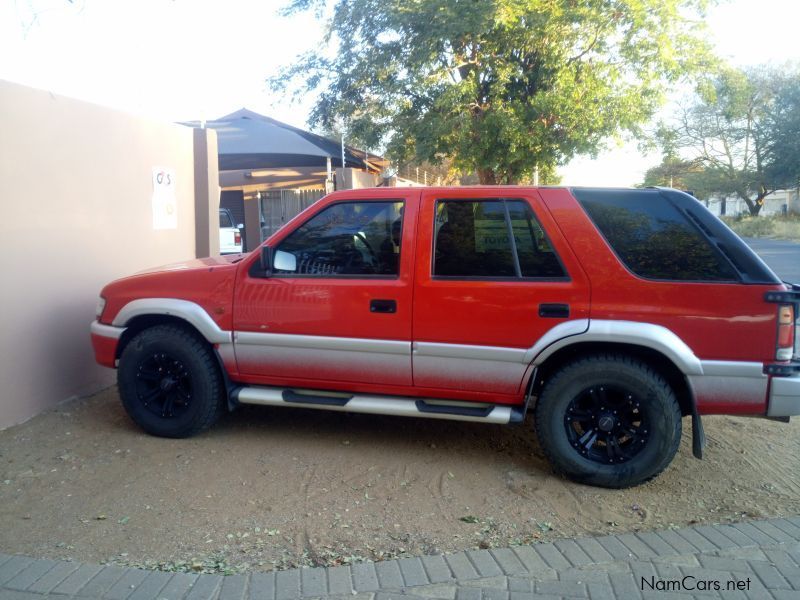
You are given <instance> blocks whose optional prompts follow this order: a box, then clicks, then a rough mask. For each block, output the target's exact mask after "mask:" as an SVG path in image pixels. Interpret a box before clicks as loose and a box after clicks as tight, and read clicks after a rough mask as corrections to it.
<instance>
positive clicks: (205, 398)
mask: <svg viewBox="0 0 800 600" xmlns="http://www.w3.org/2000/svg"><path fill="white" fill-rule="evenodd" d="M117 383H118V387H119V394H120V397H121V398H122V404H123V406H124V407H125V410H126V411H127V412H128V414H129V415H130V417H131V418H132V419H133V420H134V421H135V422H136V424H137V425H139V426H140V427H141V428H142V429H144V430H145V431H146V432H147V433H150V434H152V435H157V436H161V437H170V438H182V437H189V436H191V435H194V434H195V433H199V432H200V431H203V430H205V429H208V428H209V427H211V425H213V424H214V422H216V421H217V419H218V418H219V417H220V416H221V415H222V413H223V411H224V384H223V381H222V376H221V375H220V372H219V367H218V366H217V363H216V360H215V358H214V355H213V354H212V350H211V348H210V347H209V345H208V344H207V343H206V341H205V340H203V339H202V338H200V337H199V336H198V335H197V334H195V333H194V332H193V331H191V330H190V329H188V328H186V327H181V326H179V325H157V326H154V327H151V328H149V329H145V330H144V331H142V332H140V333H138V334H137V335H136V337H134V338H133V339H132V340H131V341H130V342H129V343H128V344H127V345H126V346H125V349H124V350H123V352H122V356H121V357H120V360H119V371H118V372H117Z"/></svg>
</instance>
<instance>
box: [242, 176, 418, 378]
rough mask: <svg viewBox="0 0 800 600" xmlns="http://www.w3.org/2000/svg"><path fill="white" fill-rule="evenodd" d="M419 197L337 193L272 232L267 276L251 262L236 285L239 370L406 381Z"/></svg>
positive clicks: (405, 193) (286, 375)
mask: <svg viewBox="0 0 800 600" xmlns="http://www.w3.org/2000/svg"><path fill="white" fill-rule="evenodd" d="M375 196H378V197H375ZM382 196H385V197H382ZM418 197H419V192H418V191H401V190H393V191H391V192H389V193H388V194H387V193H385V192H383V193H381V194H379V193H375V192H372V193H370V194H364V195H363V196H362V197H361V198H359V196H358V192H353V195H352V197H346V198H343V197H342V196H337V197H336V198H335V199H333V200H331V199H329V200H327V201H326V200H323V201H321V203H320V205H319V208H318V209H317V210H316V211H315V213H314V214H313V215H311V216H310V217H309V218H307V219H306V220H305V221H304V222H303V223H301V224H299V225H298V226H295V227H292V226H291V225H290V226H289V227H288V230H287V231H286V232H279V233H278V234H277V236H275V237H274V238H272V239H271V240H270V245H271V246H272V247H273V249H274V256H275V259H274V272H273V273H272V275H270V276H269V277H263V276H258V274H257V273H256V274H255V276H253V270H251V271H250V273H245V274H242V275H241V276H240V278H239V280H237V284H236V291H235V297H236V299H235V306H234V336H235V337H234V346H235V352H236V361H237V366H238V369H239V372H240V373H241V374H243V375H245V376H258V377H259V378H263V379H265V381H264V382H265V383H273V384H276V385H293V384H294V385H303V384H305V385H308V386H312V385H314V384H315V382H316V383H320V384H321V383H322V382H323V381H327V382H351V383H352V382H356V383H370V384H380V385H398V386H409V385H412V378H411V311H412V306H411V301H412V279H413V278H412V275H413V273H412V268H413V255H414V230H415V226H416V218H417V204H418ZM270 380H274V381H270Z"/></svg>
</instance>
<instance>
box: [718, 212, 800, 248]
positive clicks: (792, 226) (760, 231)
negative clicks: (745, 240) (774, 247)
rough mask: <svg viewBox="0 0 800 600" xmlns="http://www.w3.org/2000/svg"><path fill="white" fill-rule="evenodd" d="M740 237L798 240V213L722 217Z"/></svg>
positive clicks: (799, 228) (799, 222) (799, 223)
mask: <svg viewBox="0 0 800 600" xmlns="http://www.w3.org/2000/svg"><path fill="white" fill-rule="evenodd" d="M722 220H723V221H725V223H726V224H727V225H728V227H730V228H731V229H733V230H734V231H735V232H736V233H737V234H739V235H740V236H742V237H756V238H760V237H766V238H773V239H779V240H791V241H794V242H800V215H787V216H783V215H773V216H770V217H722Z"/></svg>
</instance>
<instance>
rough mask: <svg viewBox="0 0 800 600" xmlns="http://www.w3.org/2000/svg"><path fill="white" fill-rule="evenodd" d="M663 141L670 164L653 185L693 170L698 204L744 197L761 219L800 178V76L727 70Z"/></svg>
mask: <svg viewBox="0 0 800 600" xmlns="http://www.w3.org/2000/svg"><path fill="white" fill-rule="evenodd" d="M659 138H660V142H661V146H662V148H663V150H664V154H665V159H664V162H663V163H662V165H660V166H659V167H656V168H654V169H651V170H650V171H648V177H649V178H650V179H654V178H655V179H658V178H659V177H661V178H662V179H663V174H664V172H666V171H667V170H668V167H670V166H675V165H693V166H694V167H695V169H694V170H693V171H689V170H687V171H684V172H681V176H684V175H685V176H686V177H687V182H686V185H688V186H689V188H694V189H698V190H699V191H700V192H701V193H700V194H698V197H708V196H709V195H718V196H723V197H727V196H737V197H739V198H741V199H742V200H744V201H745V202H746V203H747V206H748V208H749V209H750V213H751V214H752V215H757V214H758V213H759V211H760V210H761V207H762V206H763V204H764V198H766V197H767V196H768V195H769V194H771V193H772V192H774V191H775V190H777V189H781V188H784V187H791V186H794V185H796V184H797V182H798V180H799V179H800V69H798V68H797V67H793V68H784V69H776V68H769V67H759V68H754V69H750V70H746V71H741V70H736V69H732V68H723V69H721V70H719V71H718V72H716V73H714V74H713V75H712V76H711V77H709V78H707V79H705V80H704V81H703V82H701V84H700V85H699V86H698V89H697V94H696V98H695V99H694V101H693V102H692V103H691V104H690V105H689V106H688V107H686V108H683V109H682V110H681V111H680V113H679V114H678V115H677V116H676V119H675V123H674V124H673V125H672V126H671V127H667V126H662V128H661V129H660V131H659ZM679 156H681V157H683V158H678V157H679ZM698 167H699V168H698Z"/></svg>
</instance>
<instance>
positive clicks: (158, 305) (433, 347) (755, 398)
mask: <svg viewBox="0 0 800 600" xmlns="http://www.w3.org/2000/svg"><path fill="white" fill-rule="evenodd" d="M798 302H800V288H797V287H792V286H790V285H786V284H783V283H782V282H781V281H780V280H779V279H778V278H777V277H776V276H775V274H774V273H773V272H772V271H771V270H770V269H769V268H768V267H767V266H766V265H765V264H764V263H763V262H762V261H761V260H760V259H759V258H758V256H756V255H755V254H754V253H753V252H752V251H751V250H750V249H749V248H748V247H747V246H746V245H745V244H744V243H743V242H742V241H741V240H740V239H739V238H738V237H737V236H736V235H735V234H734V233H732V232H731V231H730V230H729V229H728V228H727V227H726V226H725V225H724V224H723V223H722V222H721V221H719V220H718V219H717V218H716V217H714V216H713V215H712V214H711V213H710V212H708V211H707V210H706V209H705V208H704V207H703V206H702V205H701V204H700V203H699V202H698V201H697V200H695V199H694V198H692V197H691V196H689V195H687V194H684V193H681V192H678V191H675V190H668V189H639V190H636V189H579V188H575V189H565V188H524V187H474V188H416V189H414V188H411V189H402V188H386V189H369V190H352V191H342V192H336V193H334V194H331V195H329V196H327V197H325V198H324V199H322V200H320V201H319V202H317V203H316V204H314V205H313V206H312V207H310V208H309V209H307V210H306V211H305V212H303V213H301V214H300V215H298V216H297V217H296V218H295V219H293V220H292V221H291V222H290V223H289V224H287V225H286V226H285V227H284V228H283V229H281V230H280V231H278V232H277V233H275V235H273V236H272V237H271V238H270V239H269V240H267V242H266V243H265V244H264V245H263V246H262V247H261V248H260V249H259V251H257V252H253V253H251V254H248V255H236V256H231V257H226V258H224V259H223V258H206V259H200V260H196V261H191V262H187V263H182V264H179V265H173V266H170V267H166V268H164V269H162V270H158V271H154V272H149V273H145V274H140V275H135V276H133V277H128V278H125V279H120V280H118V281H115V282H113V283H111V284H109V285H107V286H106V287H105V288H104V289H103V291H102V294H101V299H100V303H99V306H98V313H97V321H96V322H94V323H92V326H91V331H92V343H93V345H94V349H95V353H96V357H97V361H98V362H99V363H100V364H102V365H106V366H108V367H118V382H119V392H120V396H121V397H122V402H123V404H124V406H125V408H126V410H127V411H128V413H129V414H130V416H131V417H132V419H133V420H134V421H135V422H136V423H138V424H139V425H140V426H141V427H142V428H143V429H145V430H146V431H147V432H149V433H152V434H155V435H160V436H168V437H184V436H189V435H192V434H195V433H197V432H199V431H202V430H204V429H206V428H207V427H209V426H210V425H212V424H213V423H214V421H215V420H216V419H217V418H218V417H219V416H220V415H221V414H223V413H224V412H225V411H226V410H232V409H233V408H235V407H236V405H238V404H240V403H242V404H264V405H271V406H295V407H305V408H316V409H324V410H337V411H347V412H361V413H371V414H384V415H399V416H413V417H423V418H431V419H456V420H463V421H479V422H484V423H499V424H510V423H522V422H523V421H524V420H525V415H526V413H527V412H528V411H531V412H532V413H533V422H534V424H535V429H536V432H537V434H538V438H539V442H540V444H541V447H542V449H543V450H544V452H545V453H546V454H547V455H548V457H549V458H550V460H551V461H552V463H553V464H554V465H555V467H556V468H557V469H558V470H560V471H561V472H563V473H565V474H566V475H568V476H569V477H571V478H573V479H575V480H578V481H582V482H585V483H590V484H594V485H600V486H607V487H625V486H630V485H635V484H638V483H641V482H643V481H646V480H648V479H650V478H652V477H654V476H656V475H657V474H658V473H660V472H661V471H662V470H663V469H664V468H666V466H667V465H668V464H669V463H670V461H671V460H672V458H673V456H674V455H675V452H676V450H677V448H678V444H679V442H680V437H681V417H682V416H691V417H692V430H693V448H694V453H695V455H696V456H698V457H700V456H701V455H702V448H703V431H702V425H701V421H700V416H699V415H703V414H732V415H760V416H768V417H774V418H778V419H782V420H787V419H788V417H789V416H790V415H798V414H800V360H798V358H797V356H796V355H795V352H794V336H795V317H796V315H797V312H798V311H797V307H798Z"/></svg>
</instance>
